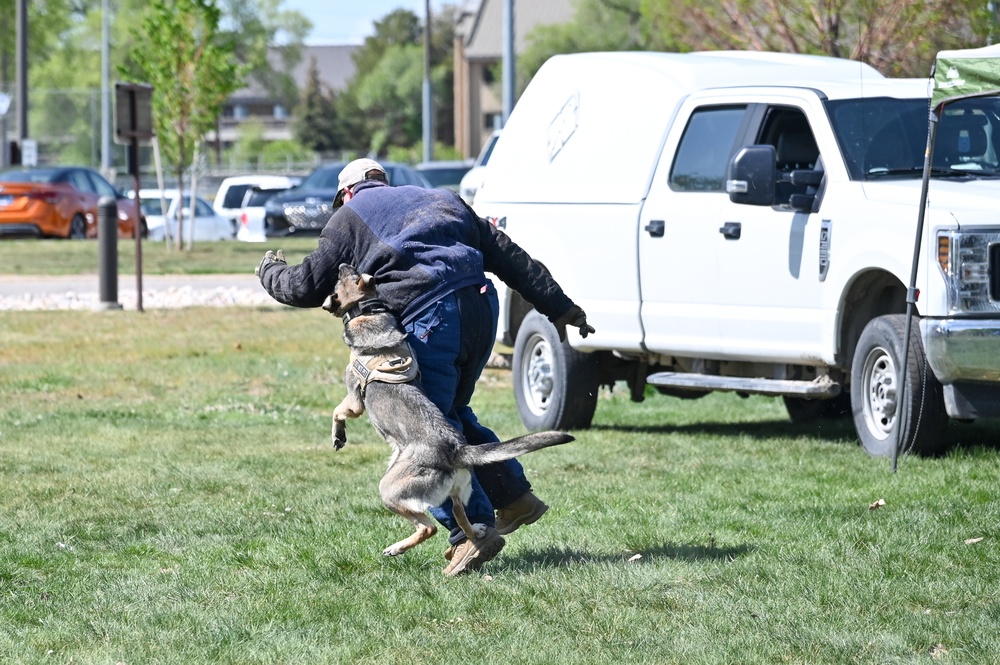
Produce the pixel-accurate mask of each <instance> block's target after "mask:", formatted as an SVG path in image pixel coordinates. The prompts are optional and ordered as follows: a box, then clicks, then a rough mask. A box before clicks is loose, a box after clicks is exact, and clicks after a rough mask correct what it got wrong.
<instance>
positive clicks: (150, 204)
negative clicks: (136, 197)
mask: <svg viewBox="0 0 1000 665" xmlns="http://www.w3.org/2000/svg"><path fill="white" fill-rule="evenodd" d="M173 202H174V200H173V199H166V203H167V208H168V209H169V208H170V205H171V204H172V203H173ZM142 212H143V213H145V214H146V215H151V216H157V215H162V214H163V208H162V207H160V199H159V197H157V198H153V199H143V200H142Z"/></svg>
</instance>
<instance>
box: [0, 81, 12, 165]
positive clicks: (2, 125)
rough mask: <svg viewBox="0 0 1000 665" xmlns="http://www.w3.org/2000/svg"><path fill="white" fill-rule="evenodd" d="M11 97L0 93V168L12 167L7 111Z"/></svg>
mask: <svg viewBox="0 0 1000 665" xmlns="http://www.w3.org/2000/svg"><path fill="white" fill-rule="evenodd" d="M10 100H11V97H10V95H8V94H7V93H5V92H0V168H7V167H8V166H10V154H9V150H10V147H9V146H8V144H7V111H9V110H10Z"/></svg>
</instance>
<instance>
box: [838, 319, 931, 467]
mask: <svg viewBox="0 0 1000 665" xmlns="http://www.w3.org/2000/svg"><path fill="white" fill-rule="evenodd" d="M905 326H906V317H905V316H903V315H901V314H892V315H888V316H880V317H878V318H875V319H872V320H871V321H869V322H868V325H866V326H865V329H864V330H863V331H862V332H861V338H860V339H859V340H858V347H857V350H856V351H855V353H854V362H853V363H852V366H851V411H852V413H853V416H854V427H855V429H856V430H857V432H858V437H859V438H860V439H861V445H862V446H863V447H864V449H865V450H866V451H867V452H868V453H869V454H870V455H875V456H879V457H887V456H890V455H892V447H893V445H894V443H895V433H894V431H895V428H896V425H897V424H898V423H899V418H898V416H899V415H900V414H901V413H905V414H906V418H905V421H906V431H905V432H903V436H902V443H901V452H911V451H912V452H914V453H918V454H923V455H932V454H936V453H939V452H941V451H942V450H943V449H944V445H945V441H944V433H945V428H946V427H947V424H948V416H947V414H946V413H945V410H944V395H943V390H942V388H941V384H940V383H939V382H938V380H937V378H936V377H935V376H934V374H933V372H931V369H930V367H929V366H928V364H927V362H926V359H925V357H924V347H923V341H922V340H921V339H920V331H919V330H918V329H917V326H916V321H914V322H913V327H912V329H911V331H910V356H909V360H908V361H907V364H906V377H905V381H906V390H905V397H904V399H905V403H904V404H899V402H898V397H899V390H898V385H897V375H898V372H899V369H900V367H901V364H902V359H903V336H904V334H905Z"/></svg>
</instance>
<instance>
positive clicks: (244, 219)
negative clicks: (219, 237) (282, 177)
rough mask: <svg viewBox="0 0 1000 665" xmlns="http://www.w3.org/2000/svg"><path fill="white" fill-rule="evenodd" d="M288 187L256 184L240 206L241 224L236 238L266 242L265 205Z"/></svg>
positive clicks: (244, 196)
mask: <svg viewBox="0 0 1000 665" xmlns="http://www.w3.org/2000/svg"><path fill="white" fill-rule="evenodd" d="M288 189H289V188H288V187H265V186H259V185H254V186H253V187H251V188H250V189H248V190H247V191H246V194H244V195H243V205H242V206H241V207H240V216H239V225H238V226H237V228H236V239H237V240H242V241H243V242H264V241H266V240H267V236H266V235H265V233H264V205H265V204H266V203H267V202H268V200H269V199H270V198H271V197H272V196H274V195H275V194H281V193H282V192H284V191H287V190H288Z"/></svg>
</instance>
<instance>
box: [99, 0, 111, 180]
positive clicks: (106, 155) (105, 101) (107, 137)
mask: <svg viewBox="0 0 1000 665" xmlns="http://www.w3.org/2000/svg"><path fill="white" fill-rule="evenodd" d="M109 4H110V3H109V0H103V1H102V5H101V16H102V22H101V173H103V174H104V176H105V177H108V176H109V175H110V173H111V91H110V89H109V87H108V86H109V81H110V79H111V75H110V72H109V68H110V66H111V65H110V62H111V55H110V51H111V45H110V41H111V38H110V28H109V25H110V17H109V13H110V12H109V10H108V5H109Z"/></svg>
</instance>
